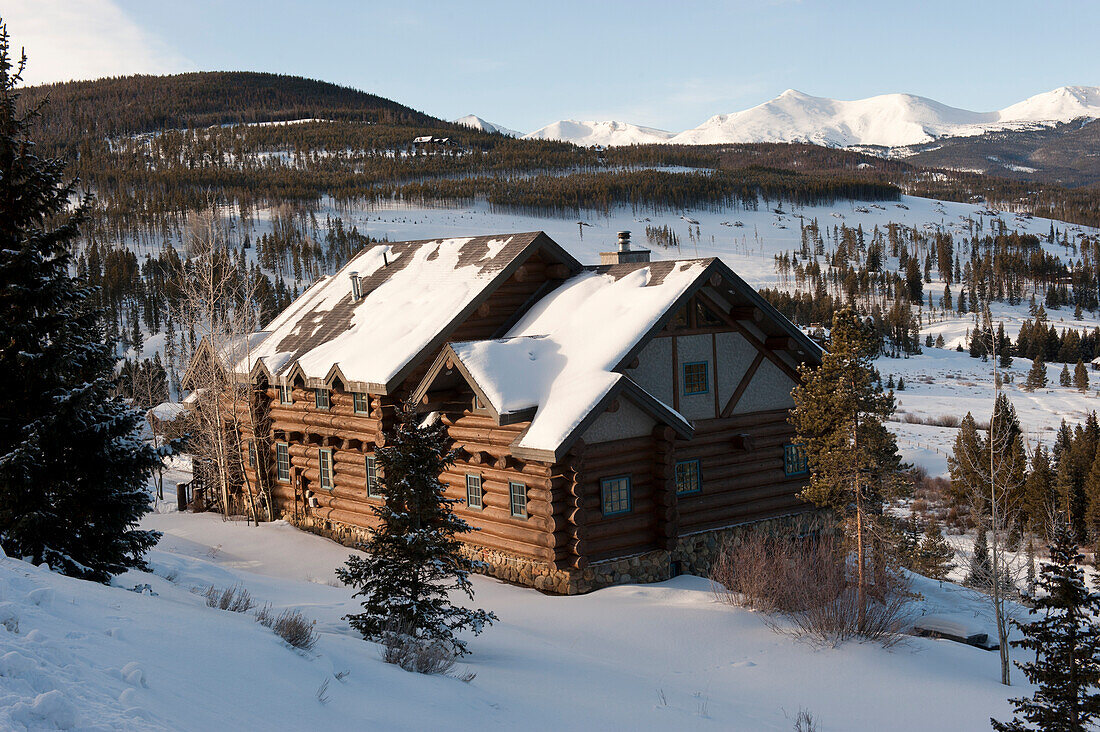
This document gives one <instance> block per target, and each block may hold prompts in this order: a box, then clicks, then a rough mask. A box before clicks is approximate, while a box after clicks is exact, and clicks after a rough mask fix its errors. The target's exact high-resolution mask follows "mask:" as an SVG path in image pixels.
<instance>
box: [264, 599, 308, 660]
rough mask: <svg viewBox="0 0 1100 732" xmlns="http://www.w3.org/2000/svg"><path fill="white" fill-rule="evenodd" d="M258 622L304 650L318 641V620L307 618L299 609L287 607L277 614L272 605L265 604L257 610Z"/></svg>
mask: <svg viewBox="0 0 1100 732" xmlns="http://www.w3.org/2000/svg"><path fill="white" fill-rule="evenodd" d="M256 622H258V623H259V624H260V625H263V626H264V627H267V628H271V630H273V631H274V632H275V635H277V636H279V637H280V638H282V639H283V640H285V641H286V642H287V643H289V644H290V645H292V646H294V647H295V648H300V649H301V650H303V651H308V650H310V649H311V648H313V646H314V644H316V643H317V633H316V632H315V630H314V628H315V627H316V625H317V621H315V620H310V619H308V618H306V616H304V615H302V613H301V612H300V611H298V610H289V609H287V610H284V611H283V612H282V613H281V614H280V615H278V616H276V615H275V614H274V613H272V612H271V606H270V605H264V606H263V607H262V608H261V609H260V610H258V611H257V612H256Z"/></svg>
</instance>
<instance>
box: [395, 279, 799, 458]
mask: <svg viewBox="0 0 1100 732" xmlns="http://www.w3.org/2000/svg"><path fill="white" fill-rule="evenodd" d="M705 286H709V288H710V290H709V291H712V292H713V293H714V295H715V296H716V297H718V298H720V299H721V298H727V299H728V298H733V300H738V301H745V300H747V301H748V302H749V303H750V304H751V305H752V306H755V307H758V308H760V309H761V310H762V311H763V313H764V316H765V317H764V322H761V323H758V325H759V326H760V327H761V328H763V329H765V333H764V334H765V336H770V335H774V334H782V335H785V336H788V337H791V338H792V339H794V340H795V342H796V343H797V344H798V345H797V348H796V351H797V353H798V354H800V355H801V356H802V357H804V358H806V359H808V360H811V361H813V360H817V359H819V358H820V354H821V349H820V347H819V346H818V345H817V344H815V343H813V342H812V341H811V340H810V339H809V338H807V337H806V335H805V334H803V333H802V332H801V331H799V330H798V329H797V328H796V327H795V326H794V325H792V324H791V323H790V322H789V321H788V320H786V319H785V318H784V317H783V316H782V315H780V314H779V313H778V312H777V311H776V310H775V309H774V308H772V306H771V305H769V304H768V303H767V301H766V300H764V299H763V298H762V297H761V296H760V294H759V293H757V292H756V291H755V290H753V289H752V288H751V287H750V286H749V285H747V284H746V283H745V282H744V280H742V279H741V278H740V277H738V276H737V275H736V274H735V273H734V272H732V271H731V270H730V269H729V268H728V267H726V265H725V264H723V263H722V262H721V261H720V260H718V259H713V258H712V259H696V260H677V261H662V262H637V263H631V264H617V265H610V266H599V267H589V268H587V269H586V270H585V271H583V272H581V273H579V274H577V275H575V276H573V277H572V278H570V279H569V280H567V281H566V282H564V283H563V284H562V285H560V286H559V287H558V288H557V289H555V290H553V291H552V292H550V293H549V294H547V295H545V296H544V297H543V298H542V299H540V300H539V302H537V303H536V304H535V305H534V306H533V307H532V308H531V309H530V310H528V311H527V312H526V313H525V314H524V315H523V316H522V317H521V318H520V319H519V321H518V322H517V323H516V324H515V325H514V326H513V327H512V328H511V329H510V330H509V331H508V333H506V334H505V336H504V337H502V338H499V339H494V340H483V341H465V342H460V343H451V344H449V345H448V346H447V347H446V348H445V349H444V351H443V352H442V353H441V354H440V355H439V356H438V357H437V359H436V362H435V364H434V365H433V367H432V369H431V370H429V372H428V374H427V375H426V376H425V378H424V380H423V381H422V382H421V384H420V386H419V387H418V388H417V389H416V391H415V392H414V393H413V397H414V398H420V397H423V396H425V395H426V394H427V392H428V391H429V390H430V389H431V387H432V383H433V382H434V381H435V379H436V378H438V377H439V376H441V375H442V374H444V373H449V372H451V369H452V368H453V369H454V370H457V372H458V373H459V374H461V378H463V379H465V380H466V381H467V382H469V383H470V385H471V386H472V387H473V388H474V390H475V392H476V393H477V394H478V396H479V397H480V398H482V399H484V400H485V402H487V405H486V406H487V407H488V408H489V409H490V410H491V411H492V412H494V413H495V415H496V416H497V418H498V420H499V422H500V423H501V424H507V423H517V422H525V421H530V425H529V426H528V428H527V429H526V430H525V431H524V432H523V433H522V434H521V435H520V437H519V438H518V439H517V440H516V441H515V442H514V443H513V444H512V449H513V451H514V452H515V453H516V454H522V453H526V454H528V455H530V456H539V457H538V459H543V458H546V459H549V458H551V457H553V458H554V459H557V458H560V457H561V455H562V454H563V453H564V451H566V450H567V449H568V447H569V445H570V444H572V441H573V440H574V439H575V438H577V437H579V436H580V434H581V433H583V430H584V428H585V427H586V425H587V424H588V423H589V420H591V419H592V418H593V416H594V415H598V414H600V413H602V411H604V410H605V409H606V407H607V406H608V405H609V404H610V403H611V401H612V400H613V399H614V398H616V397H617V396H618V395H619V394H622V395H623V396H625V397H626V398H627V399H630V400H631V401H633V402H634V403H635V404H637V405H639V406H641V407H642V408H643V410H644V411H646V412H648V413H649V414H651V415H652V416H653V417H654V418H655V419H657V420H658V421H659V422H661V423H663V424H667V425H669V426H671V427H673V428H674V429H676V430H677V431H678V432H680V433H681V434H683V435H685V436H690V434H691V432H692V426H691V423H690V422H689V421H688V420H687V419H686V418H685V417H684V416H683V415H681V414H680V413H678V412H677V411H675V410H674V409H673V408H672V407H670V406H669V405H667V404H664V403H662V402H661V401H660V400H658V399H657V398H656V397H654V396H653V395H652V394H650V393H648V392H647V391H645V390H644V389H643V388H642V387H641V386H639V385H638V384H637V383H635V382H634V381H632V380H631V379H630V378H629V377H628V376H627V375H626V374H624V373H623V371H625V368H626V364H627V363H628V362H629V361H630V360H631V359H632V358H633V357H634V356H636V355H637V353H638V351H639V350H640V349H641V347H643V346H644V345H645V343H646V342H647V341H648V340H649V338H650V337H651V336H652V335H653V334H654V333H656V332H657V331H659V330H660V328H662V327H663V326H664V324H665V323H666V322H667V320H668V319H669V318H671V317H672V315H673V313H674V312H675V311H676V310H677V309H678V308H679V307H680V306H681V305H682V304H683V303H684V302H686V301H687V298H688V297H690V296H691V294H692V293H693V292H696V291H698V290H699V289H700V288H703V287H705ZM715 288H717V289H715ZM730 302H732V300H730ZM446 378H448V379H449V378H453V377H446Z"/></svg>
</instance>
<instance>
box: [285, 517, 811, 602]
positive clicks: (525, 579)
mask: <svg viewBox="0 0 1100 732" xmlns="http://www.w3.org/2000/svg"><path fill="white" fill-rule="evenodd" d="M283 518H284V519H286V520H287V521H289V522H290V523H292V524H294V525H296V526H298V527H299V528H301V529H304V530H306V531H309V532H312V533H314V534H319V535H321V536H324V537H326V538H329V539H332V540H333V541H336V542H339V543H340V544H343V545H345V546H355V545H357V544H362V543H364V542H366V540H367V538H368V534H367V530H366V529H364V528H360V527H358V526H348V525H346V524H341V523H336V522H334V521H328V520H325V519H321V518H318V517H315V516H299V517H298V518H297V519H295V518H294V517H293V516H292V515H284V516H283ZM828 526H829V522H828V520H827V519H826V515H825V514H824V513H822V512H819V511H810V512H804V513H798V514H793V515H788V516H779V517H776V518H771V519H765V520H763V521H755V522H752V523H745V524H738V525H736V526H729V527H726V528H721V529H712V530H709V531H701V532H698V533H695V534H688V535H687V536H682V537H680V539H679V541H678V542H677V544H676V548H675V549H673V550H672V551H667V550H665V549H657V550H654V551H649V552H644V553H640V554H635V555H632V556H629V557H622V558H620V559H609V560H605V561H602V562H593V563H592V564H590V565H589V566H587V567H585V568H584V569H572V568H570V569H558V568H557V567H555V566H553V565H551V564H544V563H542V562H537V561H535V560H533V559H525V558H523V557H517V556H513V555H511V554H507V553H505V552H500V551H496V550H493V549H485V548H482V547H478V546H474V545H465V546H463V553H464V554H465V555H466V556H467V557H469V558H470V559H472V560H474V561H476V562H479V563H480V565H481V568H480V571H481V572H482V573H483V574H487V575H489V576H490V577H496V578H498V579H502V580H504V581H505V582H512V583H514V584H517V585H524V586H526V587H534V588H535V589H536V590H541V591H543V592H551V593H554V594H558V595H579V594H584V593H586V592H591V591H592V590H598V589H600V588H601V587H609V586H611V585H619V584H627V583H633V582H638V583H647V582H662V581H664V580H667V579H669V578H670V577H675V576H676V575H678V574H694V575H699V576H702V577H706V576H707V574H708V573H709V572H710V567H711V563H712V562H713V561H714V558H715V556H717V554H718V549H719V547H721V546H722V544H723V542H725V541H726V540H727V539H730V538H733V537H736V536H738V535H740V534H743V533H745V532H747V531H763V532H767V533H769V534H773V533H780V532H784V533H786V532H793V533H794V534H796V535H805V534H811V533H816V532H819V531H822V530H824V529H827V528H828Z"/></svg>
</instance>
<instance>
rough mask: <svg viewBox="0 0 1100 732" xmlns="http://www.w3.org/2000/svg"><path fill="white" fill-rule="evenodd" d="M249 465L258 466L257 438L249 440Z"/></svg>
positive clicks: (251, 466)
mask: <svg viewBox="0 0 1100 732" xmlns="http://www.w3.org/2000/svg"><path fill="white" fill-rule="evenodd" d="M248 467H250V468H255V467H256V441H255V440H249V441H248Z"/></svg>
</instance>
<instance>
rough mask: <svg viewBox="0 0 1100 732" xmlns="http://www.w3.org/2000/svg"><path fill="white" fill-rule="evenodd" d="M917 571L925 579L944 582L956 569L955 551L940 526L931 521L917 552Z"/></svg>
mask: <svg viewBox="0 0 1100 732" xmlns="http://www.w3.org/2000/svg"><path fill="white" fill-rule="evenodd" d="M916 559H917V561H916V571H917V572H918V573H919V574H923V575H924V576H925V577H931V578H932V579H937V580H942V579H947V575H948V573H950V572H951V570H952V569H954V568H955V564H954V560H955V550H954V549H953V548H951V544H949V543H948V541H947V539H945V538H944V537H943V532H942V531H940V526H939V524H937V523H936V522H935V521H929V522H928V525H927V526H926V527H925V529H924V536H922V537H921V540H920V544H919V545H918V546H917V552H916Z"/></svg>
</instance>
